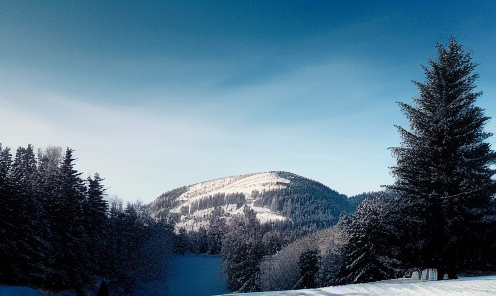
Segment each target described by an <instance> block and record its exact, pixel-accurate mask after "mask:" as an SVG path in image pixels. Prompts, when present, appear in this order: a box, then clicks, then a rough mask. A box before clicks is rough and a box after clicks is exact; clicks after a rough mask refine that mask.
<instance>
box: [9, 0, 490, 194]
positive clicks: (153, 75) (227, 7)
mask: <svg viewBox="0 0 496 296" xmlns="http://www.w3.org/2000/svg"><path fill="white" fill-rule="evenodd" d="M450 36H455V37H456V38H458V41H459V42H460V43H461V44H464V45H465V47H466V49H472V50H473V52H474V61H475V62H476V63H480V66H478V68H477V73H479V74H480V78H479V80H478V81H477V84H478V89H479V90H482V91H483V92H484V94H483V96H482V97H481V98H480V99H479V101H478V105H479V106H481V107H483V108H485V109H486V115H488V116H491V117H493V118H494V117H496V110H495V106H496V105H495V102H496V100H495V98H496V84H495V82H496V70H495V69H496V55H495V54H494V52H495V49H496V1H494V0H487V1H228V0H226V1H179V0H178V1H10V0H2V1H0V40H1V41H0V143H2V145H3V146H8V147H11V148H12V149H13V150H15V149H16V148H17V147H18V146H27V144H28V143H31V144H33V145H34V146H35V148H44V147H46V146H49V145H55V146H62V147H64V148H65V147H71V148H73V149H75V150H76V153H75V154H76V157H77V158H78V161H77V163H76V168H77V169H78V170H79V171H82V172H84V174H85V175H88V174H93V173H95V172H99V173H100V175H101V176H102V177H104V178H106V181H105V185H106V186H107V187H109V190H108V193H109V194H110V195H118V196H119V197H121V198H123V199H124V200H126V201H133V200H136V199H141V200H142V201H144V202H151V201H152V200H153V199H155V198H156V197H157V196H158V195H160V194H161V193H163V192H165V191H168V190H171V189H174V188H177V187H180V186H183V185H189V184H193V183H197V182H200V181H204V180H209V179H215V178H220V177H226V176H232V175H238V174H245V173H253V172H264V171H273V170H282V171H290V172H293V173H296V174H299V175H302V176H305V177H308V178H311V179H314V180H317V181H320V182H322V183H324V184H325V185H327V186H329V187H331V188H332V189H335V190H337V191H338V192H340V193H344V194H346V195H349V196H351V195H355V194H359V193H361V192H364V191H375V190H380V185H383V184H391V183H392V181H393V180H392V178H391V176H390V175H389V169H388V167H390V166H393V165H394V164H395V161H394V159H393V158H392V157H391V154H390V152H389V151H388V150H387V148H388V147H391V146H398V145H399V142H400V138H399V135H398V132H397V130H396V129H395V127H394V125H395V124H399V125H403V126H407V125H408V123H407V121H406V119H405V118H404V116H403V115H402V114H401V113H400V110H399V108H398V107H397V105H396V104H395V102H396V101H402V102H406V103H411V102H412V100H411V98H412V97H416V96H418V90H417V89H416V87H415V86H414V85H413V83H411V80H417V81H424V73H423V70H422V68H421V67H420V64H424V65H426V64H427V61H428V59H429V58H435V55H436V49H435V45H436V43H437V42H441V43H446V41H447V40H448V38H449V37H450ZM486 129H487V130H488V131H490V132H493V133H496V121H495V120H494V119H492V120H491V121H489V123H488V124H487V126H486ZM490 142H491V143H492V144H493V147H494V145H496V143H495V141H494V138H492V139H491V140H490Z"/></svg>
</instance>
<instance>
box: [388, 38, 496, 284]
mask: <svg viewBox="0 0 496 296" xmlns="http://www.w3.org/2000/svg"><path fill="white" fill-rule="evenodd" d="M437 53H438V56H437V59H436V60H430V61H429V66H430V67H429V68H428V67H423V68H424V71H425V76H426V82H425V83H421V82H414V83H415V84H416V85H417V86H418V88H419V90H420V97H419V98H414V105H412V106H410V105H408V104H405V103H399V106H400V108H401V110H402V112H403V114H404V115H405V116H406V117H407V118H408V120H409V121H410V131H407V130H406V129H404V128H402V127H400V126H397V128H398V130H399V132H400V134H401V138H402V142H401V146H400V147H394V148H390V149H391V151H392V153H393V155H394V156H395V157H396V159H397V165H396V166H394V167H392V168H391V172H392V175H393V176H394V177H395V183H394V184H393V185H392V186H388V187H389V188H390V189H393V190H394V191H396V192H398V193H399V194H400V196H401V199H400V204H401V207H402V211H403V217H404V219H405V220H407V221H409V222H408V223H406V224H404V225H405V226H406V227H405V228H404V229H405V233H404V238H403V240H404V241H408V242H409V243H408V245H407V246H406V248H405V252H404V254H405V255H404V256H403V259H404V261H405V263H406V264H407V265H408V266H410V267H420V268H424V267H429V268H437V269H438V274H439V276H440V277H442V276H443V274H444V273H447V274H448V275H449V277H450V278H456V273H457V272H458V271H460V270H463V269H465V270H466V269H471V268H481V267H482V265H481V264H482V258H483V256H484V254H485V253H486V252H487V248H485V245H487V242H486V239H487V238H488V236H487V231H488V229H490V228H491V227H494V208H492V207H491V201H492V199H493V198H494V194H495V192H496V182H495V180H493V179H491V177H492V176H493V175H494V174H495V170H494V169H491V168H490V165H491V164H494V163H495V162H496V153H495V152H494V151H493V150H491V148H490V145H489V144H488V143H487V142H485V140H487V139H488V138H489V137H491V136H492V134H490V133H487V132H484V130H483V127H484V124H485V123H486V122H487V120H488V119H489V118H488V117H486V116H484V110H483V109H481V108H479V107H476V106H475V105H474V103H475V101H476V99H477V98H478V97H480V96H481V94H482V92H475V91H474V89H475V88H476V85H475V81H476V79H477V78H478V75H477V74H474V73H473V71H474V69H475V68H476V66H477V65H476V64H474V63H473V62H472V53H471V52H468V53H465V52H464V50H463V47H462V45H460V44H458V42H457V40H456V39H455V38H451V39H450V40H449V42H448V45H447V46H444V45H441V44H438V45H437ZM491 225H492V226H491ZM406 254H408V255H406Z"/></svg>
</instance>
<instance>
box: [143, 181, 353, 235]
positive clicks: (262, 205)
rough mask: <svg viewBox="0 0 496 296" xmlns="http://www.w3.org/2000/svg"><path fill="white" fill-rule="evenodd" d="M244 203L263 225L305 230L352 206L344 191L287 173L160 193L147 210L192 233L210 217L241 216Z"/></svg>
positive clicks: (330, 222) (324, 223)
mask: <svg viewBox="0 0 496 296" xmlns="http://www.w3.org/2000/svg"><path fill="white" fill-rule="evenodd" d="M245 207H249V208H251V209H253V210H254V211H255V213H256V218H257V220H258V221H259V222H260V223H262V224H264V223H267V224H270V225H279V226H283V225H288V226H290V227H291V228H293V227H294V228H296V227H298V228H307V229H323V228H327V227H330V226H332V225H334V224H335V223H336V222H337V220H338V218H339V215H340V214H341V213H342V212H345V211H352V210H353V207H352V206H351V205H350V203H349V201H348V198H347V197H346V195H343V194H339V193H338V192H336V191H334V190H332V189H330V188H329V187H327V186H325V185H323V184H321V183H319V182H316V181H313V180H310V179H307V178H304V177H301V176H298V175H296V174H293V173H288V172H266V173H255V174H247V175H240V176H234V177H227V178H220V179H216V180H211V181H205V182H201V183H198V184H194V185H190V186H184V187H181V188H177V189H174V190H171V191H169V192H166V193H164V194H162V195H161V196H159V197H158V198H157V199H156V200H155V201H154V202H153V203H152V204H151V205H150V211H151V214H152V216H154V217H155V218H163V219H166V220H167V221H169V222H172V223H174V224H175V228H176V231H179V229H181V228H184V229H185V230H186V231H187V232H190V231H199V230H200V229H202V228H203V229H208V228H209V227H210V225H211V223H212V219H213V218H217V217H220V218H221V219H224V220H230V218H232V217H234V216H237V215H243V212H244V208H245ZM214 212H215V215H213V213H214ZM214 216H217V217H214Z"/></svg>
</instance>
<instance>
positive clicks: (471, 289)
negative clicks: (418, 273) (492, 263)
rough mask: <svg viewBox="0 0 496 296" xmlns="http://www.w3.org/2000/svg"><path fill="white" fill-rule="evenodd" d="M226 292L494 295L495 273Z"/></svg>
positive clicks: (268, 294) (266, 294) (328, 295)
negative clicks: (269, 290) (283, 289)
mask: <svg viewBox="0 0 496 296" xmlns="http://www.w3.org/2000/svg"><path fill="white" fill-rule="evenodd" d="M229 295H246V296H248V295H249V296H271V295H274V296H276V295H277V296H281V295H288V296H297V295H298V296H305V295H322V296H323V295H326V296H331V295H349V296H351V295H354V296H358V295H360V296H365V295H367V296H397V295H422V296H469V295H470V296H472V295H473V296H486V295H487V296H489V295H496V276H482V277H465V278H460V279H458V280H444V281H420V280H412V279H395V280H387V281H380V282H373V283H366V284H354V285H346V286H335V287H326V288H319V289H307V290H291V291H271V292H258V293H242V294H229Z"/></svg>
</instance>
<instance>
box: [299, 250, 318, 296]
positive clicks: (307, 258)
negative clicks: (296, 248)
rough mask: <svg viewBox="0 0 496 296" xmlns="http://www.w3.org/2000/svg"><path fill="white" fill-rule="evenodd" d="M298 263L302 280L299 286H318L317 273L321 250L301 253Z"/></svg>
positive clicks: (304, 287) (308, 287) (310, 287)
mask: <svg viewBox="0 0 496 296" xmlns="http://www.w3.org/2000/svg"><path fill="white" fill-rule="evenodd" d="M299 259H300V261H299V262H298V265H299V267H300V281H299V283H298V285H297V288H301V289H312V288H316V287H317V284H316V283H315V275H316V274H317V272H318V271H319V265H320V260H321V257H320V255H319V250H309V251H306V252H303V253H301V255H300V258H299Z"/></svg>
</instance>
